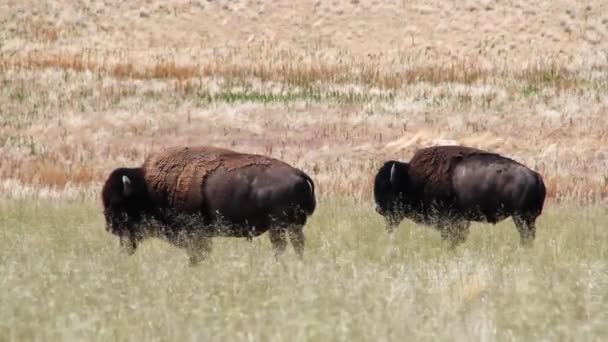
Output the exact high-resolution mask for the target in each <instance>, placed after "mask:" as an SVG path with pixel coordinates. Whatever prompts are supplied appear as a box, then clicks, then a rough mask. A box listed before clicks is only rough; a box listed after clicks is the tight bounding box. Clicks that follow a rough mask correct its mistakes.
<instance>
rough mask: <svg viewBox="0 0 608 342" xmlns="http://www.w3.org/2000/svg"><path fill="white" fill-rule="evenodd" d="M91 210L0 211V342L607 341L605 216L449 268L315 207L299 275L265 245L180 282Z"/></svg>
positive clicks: (506, 242)
mask: <svg viewBox="0 0 608 342" xmlns="http://www.w3.org/2000/svg"><path fill="white" fill-rule="evenodd" d="M100 209H101V208H100V204H99V203H98V201H96V200H95V201H94V200H78V201H68V200H42V199H27V200H7V199H5V200H1V199H0V307H1V308H2V309H1V310H0V340H2V341H10V340H13V341H25V340H44V341H50V340H87V341H91V340H99V341H109V340H116V341H123V340H138V341H139V340H162V341H168V340H170V341H183V340H192V341H194V340H198V341H202V340H205V341H206V340H221V341H226V340H256V341H269V340H270V341H272V340H283V341H287V340H307V341H330V340H331V341H352V340H354V341H359V340H362V341H363V340H364V341H382V340H391V341H402V340H451V341H452V340H467V341H468V340H482V339H483V340H605V339H607V338H608V325H606V322H607V321H608V230H607V229H606V226H607V225H608V213H606V211H605V210H604V209H601V208H597V207H582V208H580V207H553V208H549V209H548V210H547V211H546V213H545V214H544V215H543V216H542V218H541V219H540V220H539V222H538V224H539V228H538V234H537V240H536V243H535V246H534V248H532V249H530V250H526V249H522V248H520V247H519V246H518V236H517V233H516V230H515V228H514V227H513V225H512V223H511V221H505V222H504V223H501V224H499V225H497V226H495V227H492V226H489V225H474V226H473V228H472V233H471V235H470V237H469V240H468V241H467V242H466V243H465V244H464V245H463V246H462V247H460V248H459V249H458V250H457V251H456V252H454V253H452V252H449V251H448V250H446V249H445V248H444V247H445V246H443V244H442V242H441V241H440V238H439V234H438V233H436V232H434V231H433V230H431V229H429V228H425V227H421V226H415V225H413V224H411V223H409V222H404V223H402V225H401V227H400V230H399V231H398V232H396V234H395V235H394V236H393V237H392V239H391V238H389V237H388V236H387V234H386V233H385V232H384V229H383V222H382V220H381V219H380V217H379V216H378V215H377V214H376V213H375V212H374V211H373V210H372V207H371V204H369V203H363V204H357V203H352V202H347V201H338V200H331V199H326V200H322V201H321V202H320V203H319V208H318V210H317V212H316V213H315V215H314V216H313V218H312V219H311V221H310V223H309V224H308V225H307V227H306V234H307V239H308V240H307V249H306V257H305V260H304V261H303V262H299V261H298V260H297V258H296V257H295V256H294V252H293V250H292V249H291V247H290V249H289V250H288V252H287V253H286V255H285V256H284V257H283V258H282V260H281V262H275V260H274V258H273V257H272V252H271V248H270V244H269V241H268V237H267V236H266V235H262V236H261V237H260V238H257V239H255V240H254V241H253V242H247V241H246V240H243V239H219V238H218V239H215V240H214V251H213V253H212V256H211V258H210V259H208V260H207V261H206V262H204V263H203V264H202V265H200V266H198V267H195V268H192V267H190V266H189V265H188V262H187V258H186V256H185V253H184V252H183V251H181V250H178V249H176V248H174V247H173V246H170V245H168V244H167V243H165V242H163V241H159V240H148V241H147V242H145V243H144V244H143V245H142V246H141V248H140V249H138V250H137V252H136V253H135V255H134V256H132V257H127V256H124V255H122V254H120V253H119V250H118V241H117V240H116V238H114V237H112V236H111V235H109V234H108V233H106V232H105V230H104V227H103V222H102V216H101V210H100Z"/></svg>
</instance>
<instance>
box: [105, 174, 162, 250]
mask: <svg viewBox="0 0 608 342" xmlns="http://www.w3.org/2000/svg"><path fill="white" fill-rule="evenodd" d="M102 201H103V207H104V216H105V219H106V229H107V230H108V231H109V232H111V233H112V234H115V235H118V236H119V237H121V239H122V238H130V239H133V238H134V235H136V234H135V232H134V230H133V229H134V226H135V224H137V223H140V222H141V221H142V219H143V218H144V214H145V213H146V212H147V211H149V210H150V209H151V208H152V206H151V200H150V196H149V194H148V190H147V187H146V183H145V180H144V177H143V171H142V170H141V168H119V169H116V170H114V171H112V173H111V174H110V176H109V177H108V179H107V180H106V182H105V184H104V186H103V191H102Z"/></svg>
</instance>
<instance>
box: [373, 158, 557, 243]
mask: <svg viewBox="0 0 608 342" xmlns="http://www.w3.org/2000/svg"><path fill="white" fill-rule="evenodd" d="M374 199H375V201H376V206H377V211H378V212H379V213H380V214H381V215H383V216H385V218H386V219H387V230H388V231H389V232H390V231H392V230H393V229H394V227H396V226H397V225H398V224H399V222H400V221H401V220H402V219H403V218H409V219H411V220H413V221H414V222H417V223H421V224H425V225H433V226H435V227H437V228H438V229H439V230H440V232H441V236H442V237H443V238H444V239H446V240H448V241H450V245H451V246H452V247H455V246H456V245H458V244H460V243H462V242H464V241H465V240H466V237H467V235H468V230H469V225H470V222H471V221H480V222H490V223H496V222H498V221H500V220H503V219H505V218H506V217H508V216H512V217H513V221H514V222H515V225H516V227H517V228H518V231H519V233H520V236H521V242H522V244H524V245H530V244H531V242H532V241H533V240H534V235H535V230H536V228H535V220H536V218H537V217H538V216H539V215H540V214H541V212H542V208H543V204H544V199H545V186H544V184H543V181H542V177H541V176H540V175H539V174H538V173H536V172H534V171H532V170H530V169H528V168H527V167H525V166H524V165H522V164H520V163H517V162H516V161H513V160H511V159H508V158H505V157H502V156H500V155H498V154H495V153H490V152H486V151H481V150H477V149H473V148H468V147H464V146H435V147H430V148H425V149H420V150H418V151H417V152H416V153H415V155H414V156H413V157H412V159H411V161H410V162H409V163H401V162H397V161H388V162H386V163H385V164H384V165H383V166H382V167H381V168H380V170H379V171H378V173H377V175H376V178H375V183H374Z"/></svg>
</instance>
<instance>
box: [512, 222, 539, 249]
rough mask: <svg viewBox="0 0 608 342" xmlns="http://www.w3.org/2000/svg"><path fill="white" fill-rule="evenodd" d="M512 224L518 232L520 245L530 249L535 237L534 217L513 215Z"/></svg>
mask: <svg viewBox="0 0 608 342" xmlns="http://www.w3.org/2000/svg"><path fill="white" fill-rule="evenodd" d="M513 222H514V223H515V227H517V231H518V232H519V237H520V244H521V245H522V246H524V247H531V246H532V245H533V243H534V238H535V237H536V223H535V222H536V217H534V216H522V215H513Z"/></svg>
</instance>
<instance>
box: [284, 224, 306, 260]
mask: <svg viewBox="0 0 608 342" xmlns="http://www.w3.org/2000/svg"><path fill="white" fill-rule="evenodd" d="M303 228H304V227H303V226H301V225H294V226H291V227H289V229H288V233H289V241H291V245H292V246H293V249H294V250H295V251H296V254H298V257H300V259H302V258H303V257H304V242H305V238H304V229H303Z"/></svg>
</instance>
